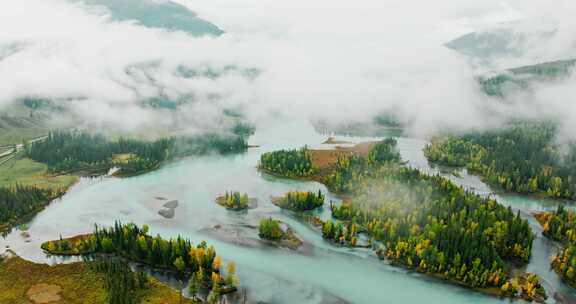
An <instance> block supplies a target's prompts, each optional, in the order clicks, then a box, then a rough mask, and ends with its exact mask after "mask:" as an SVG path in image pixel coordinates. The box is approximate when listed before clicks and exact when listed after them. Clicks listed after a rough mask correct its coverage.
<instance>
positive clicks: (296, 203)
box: [272, 190, 324, 211]
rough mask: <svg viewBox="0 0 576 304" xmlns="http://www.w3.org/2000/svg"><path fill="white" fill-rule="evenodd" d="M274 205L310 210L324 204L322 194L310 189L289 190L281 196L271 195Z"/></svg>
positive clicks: (297, 209)
mask: <svg viewBox="0 0 576 304" xmlns="http://www.w3.org/2000/svg"><path fill="white" fill-rule="evenodd" d="M272 203H274V205H276V206H278V207H280V208H283V209H288V210H292V211H310V210H314V209H316V208H319V207H322V205H324V194H322V192H321V191H320V190H318V193H314V192H311V191H307V192H303V191H290V192H287V193H285V194H284V195H283V196H281V197H273V198H272Z"/></svg>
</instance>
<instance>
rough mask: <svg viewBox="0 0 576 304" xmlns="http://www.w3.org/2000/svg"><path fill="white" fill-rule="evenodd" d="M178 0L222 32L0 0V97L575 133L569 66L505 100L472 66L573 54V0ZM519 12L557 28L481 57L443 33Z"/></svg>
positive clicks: (199, 125)
mask: <svg viewBox="0 0 576 304" xmlns="http://www.w3.org/2000/svg"><path fill="white" fill-rule="evenodd" d="M122 1H127V0H122ZM148 1H152V0H148ZM163 2H164V3H165V2H166V1H159V2H155V3H160V4H162V3H163ZM175 2H178V3H180V4H181V5H184V6H186V7H188V8H190V9H191V10H193V11H195V12H197V13H198V16H199V17H200V18H202V19H204V20H208V21H210V22H212V23H213V24H215V25H216V27H217V28H220V29H222V30H223V31H224V33H223V34H222V35H220V36H217V35H203V36H197V35H192V34H190V33H187V32H185V31H181V30H177V28H176V30H175V29H174V27H160V26H159V27H155V26H154V24H146V23H144V22H143V21H142V22H138V20H132V21H131V20H126V18H124V19H122V20H118V18H113V17H114V16H115V14H114V12H110V11H106V9H104V8H102V7H94V6H93V4H94V3H98V1H90V4H92V5H87V4H83V3H82V2H80V1H72V2H70V1H64V0H49V1H48V0H20V1H17V2H6V3H2V4H0V26H1V27H2V28H4V29H10V30H6V31H2V33H0V49H1V50H0V79H2V81H0V107H2V106H7V105H9V104H11V103H14V102H16V101H18V100H22V99H23V98H29V97H42V98H47V99H50V100H53V101H54V102H57V103H62V104H63V105H64V106H65V108H66V109H67V111H69V113H71V116H73V117H75V119H74V121H75V122H82V123H86V124H88V125H90V126H91V127H96V128H110V129H114V130H118V131H134V130H139V131H141V130H149V129H161V130H172V129H177V130H184V131H185V132H188V133H201V132H205V131H206V130H210V131H214V130H218V129H220V128H221V127H222V125H223V123H222V122H223V119H222V115H223V113H224V112H226V111H235V112H238V113H242V114H243V116H244V119H246V120H247V121H249V122H251V123H254V124H256V125H258V124H260V123H261V122H263V121H269V120H270V118H271V117H277V116H286V117H300V118H306V119H315V120H318V119H324V120H329V121H336V122H344V123H347V122H354V121H369V120H372V119H373V118H374V116H375V115H376V114H378V113H381V112H386V111H387V112H390V111H392V112H393V113H394V115H395V116H396V117H397V119H398V120H399V121H400V122H401V123H402V125H403V126H405V127H406V130H407V132H409V133H412V134H415V135H423V136H426V135H431V134H433V133H435V132H437V131H438V130H445V129H449V130H458V129H466V128H482V127H491V126H497V125H499V123H501V122H502V121H505V120H507V119H509V118H510V117H521V118H539V119H540V118H550V119H557V120H560V121H561V122H562V130H565V131H563V132H562V135H563V136H565V137H566V138H568V139H574V138H573V137H574V135H573V132H569V130H571V129H573V124H574V121H576V120H575V119H574V118H575V117H574V116H575V115H576V109H575V108H574V105H573V102H572V100H571V99H573V97H572V96H575V94H574V90H576V86H574V85H572V84H573V83H574V77H575V76H574V75H573V74H572V75H570V76H568V77H566V78H565V79H563V80H560V81H555V82H553V83H542V84H537V85H536V86H535V88H536V89H535V90H531V91H530V92H529V93H516V94H512V95H511V96H508V97H506V98H507V100H506V102H502V100H501V99H499V98H495V97H488V96H486V95H485V94H484V93H483V92H482V89H481V87H480V85H479V83H478V79H477V76H479V75H483V74H485V73H489V72H493V71H492V70H491V69H494V68H496V69H504V68H509V67H514V66H517V65H520V64H533V63H539V62H544V61H551V60H556V59H569V58H572V57H576V53H575V52H574V50H575V47H574V46H575V45H574V39H573V34H574V33H575V32H576V29H575V27H576V22H574V21H573V18H572V16H573V15H574V13H575V12H576V4H575V3H574V2H571V1H568V0H562V1H557V2H555V3H554V5H550V3H548V2H546V1H543V0H524V1H520V0H506V1H500V0H488V1H466V2H462V1H456V0H440V1H435V2H434V3H422V2H421V1H414V0H409V1H399V0H385V1H372V0H364V1H361V2H355V3H351V2H346V1H327V0H321V1H315V2H314V3H310V2H309V1H302V0H297V1H290V2H269V1H263V0H246V1H243V2H242V3H230V2H229V1H222V0H210V1H207V0H178V1H175ZM103 3H104V2H103ZM180 8H181V9H183V7H180ZM116 15H117V14H116ZM192 16H193V14H192ZM514 22H516V23H517V24H522V26H518V27H517V28H515V29H514V30H513V31H512V32H514V31H516V32H522V31H530V32H538V31H547V32H552V33H553V34H551V35H550V37H547V40H546V43H528V44H526V43H524V44H523V43H520V42H521V41H522V38H518V37H521V35H520V36H518V37H516V36H514V35H511V36H510V37H509V39H510V41H509V44H510V46H516V47H519V48H521V49H522V48H529V49H528V50H522V52H517V53H510V54H503V55H501V56H500V57H498V58H497V60H495V61H494V63H493V65H491V66H489V67H487V66H479V65H478V64H472V62H471V60H470V58H469V57H468V56H466V55H464V54H462V53H459V52H458V51H455V50H453V49H450V48H448V47H446V46H445V44H446V43H447V42H448V41H451V40H453V39H455V38H457V37H460V36H462V35H464V34H467V33H470V32H488V33H489V32H490V31H491V30H493V29H494V28H498V27H500V26H502V24H510V23H512V24H514ZM142 23H144V24H142ZM526 24H529V25H530V26H526Z"/></svg>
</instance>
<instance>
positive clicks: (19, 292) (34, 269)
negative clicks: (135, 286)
mask: <svg viewBox="0 0 576 304" xmlns="http://www.w3.org/2000/svg"><path fill="white" fill-rule="evenodd" d="M150 281H151V282H150V287H149V288H148V289H146V290H143V291H141V297H142V301H141V303H148V304H177V303H179V301H178V299H179V296H178V293H177V292H176V291H175V290H173V289H171V288H169V287H168V286H166V285H164V284H162V283H160V282H158V281H157V280H155V279H154V278H152V277H150ZM41 283H45V284H50V285H58V286H60V287H61V288H62V291H61V293H60V296H61V297H62V299H61V300H60V301H59V302H55V303H68V304H80V303H82V304H88V303H94V304H95V303H106V295H107V293H106V290H105V286H104V276H103V275H102V274H100V273H96V272H94V271H92V270H90V269H89V268H88V267H87V266H86V265H85V264H84V263H81V262H79V263H71V264H59V265H55V266H48V265H45V264H36V263H33V262H29V261H26V260H24V259H22V258H19V257H12V258H8V259H6V260H4V261H0V303H14V304H20V303H22V304H24V303H31V302H30V301H29V300H28V298H27V296H26V292H27V291H28V290H29V289H30V287H32V286H34V285H36V284H41ZM182 304H192V301H191V300H189V299H183V301H182Z"/></svg>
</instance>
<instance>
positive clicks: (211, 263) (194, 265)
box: [42, 222, 238, 295]
mask: <svg viewBox="0 0 576 304" xmlns="http://www.w3.org/2000/svg"><path fill="white" fill-rule="evenodd" d="M148 230H149V228H148V226H146V225H144V226H143V227H141V228H140V227H138V226H136V225H134V224H122V223H119V222H116V223H115V225H114V226H113V227H110V228H100V227H98V226H96V227H95V229H94V232H93V233H92V234H90V235H87V236H84V237H79V238H73V239H70V240H69V239H60V240H54V241H48V242H46V243H44V244H42V249H44V250H45V251H46V252H48V253H50V254H55V255H94V254H114V255H116V256H118V257H122V258H126V259H128V260H130V261H133V262H138V263H143V264H146V265H149V266H152V267H154V268H158V269H166V270H170V271H174V272H176V273H178V274H179V275H181V276H184V275H189V276H190V277H191V278H192V280H191V281H192V282H194V283H193V284H196V289H197V290H199V289H200V288H204V289H210V290H212V289H214V287H216V292H217V293H218V295H219V294H221V293H226V292H233V291H235V290H236V285H237V283H238V278H237V277H236V267H235V265H234V262H229V265H227V267H226V268H227V270H228V271H227V272H226V273H225V272H223V270H222V258H221V257H220V256H218V255H217V254H216V249H215V248H214V246H208V245H207V244H206V242H204V241H202V242H200V243H199V244H198V245H196V246H194V245H193V244H192V243H191V242H190V240H188V239H184V238H182V237H180V236H178V237H177V238H175V239H168V240H166V239H163V238H161V237H160V236H159V235H157V236H155V237H152V236H150V235H148ZM230 270H232V271H230Z"/></svg>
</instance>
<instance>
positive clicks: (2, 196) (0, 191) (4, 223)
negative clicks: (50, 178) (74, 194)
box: [0, 185, 64, 232]
mask: <svg viewBox="0 0 576 304" xmlns="http://www.w3.org/2000/svg"><path fill="white" fill-rule="evenodd" d="M63 193H64V190H54V189H45V188H40V187H36V186H21V185H15V186H12V187H0V202H2V203H1V204H0V232H7V231H8V230H9V229H10V228H11V227H13V226H14V225H17V224H18V223H20V222H22V221H24V220H26V219H28V218H29V217H30V216H32V215H34V214H36V213H37V212H38V211H40V210H41V209H43V208H44V207H45V206H46V205H47V204H48V203H49V202H50V201H51V200H53V199H55V198H58V197H60V196H61V195H62V194H63Z"/></svg>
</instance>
